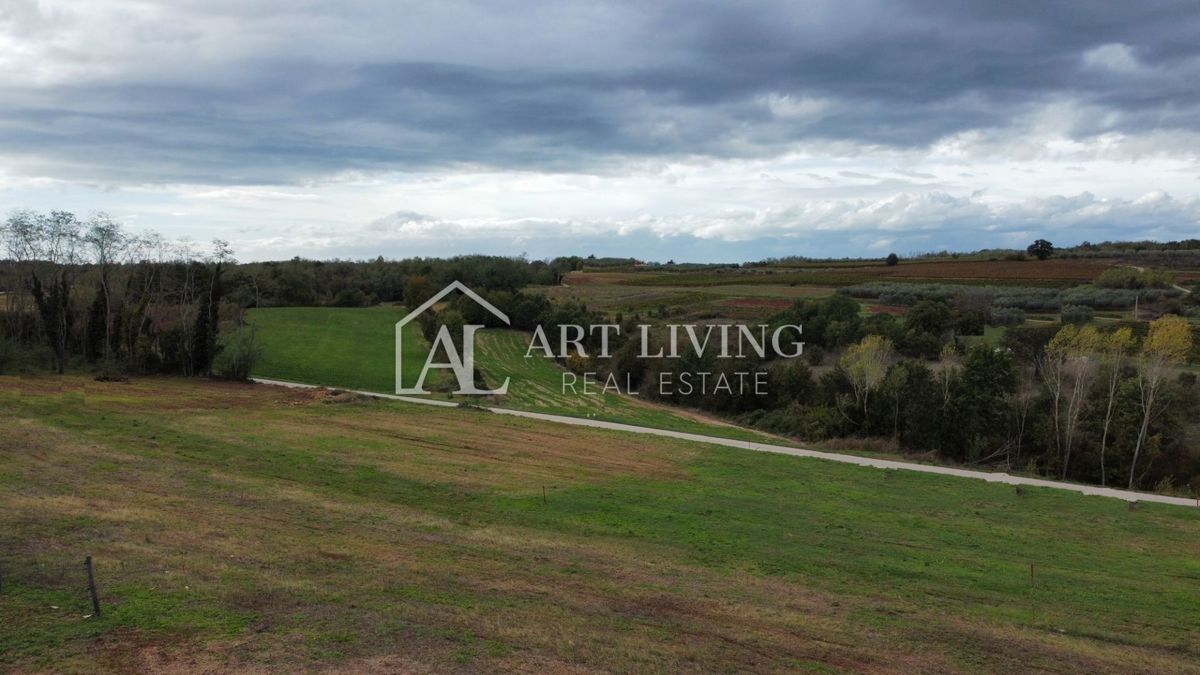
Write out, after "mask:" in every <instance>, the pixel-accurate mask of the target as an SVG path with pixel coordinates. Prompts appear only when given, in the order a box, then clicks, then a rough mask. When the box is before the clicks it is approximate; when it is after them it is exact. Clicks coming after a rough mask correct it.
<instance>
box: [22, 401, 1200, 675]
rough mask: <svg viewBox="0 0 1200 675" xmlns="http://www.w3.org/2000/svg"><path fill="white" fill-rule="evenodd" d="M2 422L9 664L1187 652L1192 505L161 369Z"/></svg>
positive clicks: (809, 662)
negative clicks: (174, 375) (89, 582)
mask: <svg viewBox="0 0 1200 675" xmlns="http://www.w3.org/2000/svg"><path fill="white" fill-rule="evenodd" d="M0 426H2V428H3V429H4V433H3V434H0V571H2V573H3V587H2V589H0V670H15V671H18V672H22V671H39V670H54V671H56V672H87V673H95V672H109V671H130V670H142V671H176V672H201V671H212V672H219V671H225V670H257V671H260V672H289V671H300V670H312V669H329V670H333V671H335V672H346V673H351V672H353V673H359V672H372V671H378V672H396V671H405V672H411V671H417V672H431V671H436V672H447V671H456V670H471V671H523V672H530V671H537V672H592V671H612V670H617V671H659V672H680V671H702V672H732V671H756V672H769V671H798V670H800V671H804V670H808V671H817V672H829V671H871V672H918V671H919V672H956V671H957V672H978V671H980V670H992V671H1001V672H1012V671H1017V670H1022V671H1025V670H1048V671H1059V672H1061V671H1075V672H1084V671H1086V672H1121V673H1127V672H1196V671H1198V670H1200V603H1197V602H1196V598H1197V592H1198V589H1200V511H1197V510H1194V509H1188V508H1181V507H1170V506H1160V505H1153V504H1145V505H1141V506H1140V508H1138V509H1136V510H1131V509H1130V508H1129V507H1128V506H1127V505H1126V504H1125V503H1124V502H1120V501H1116V500H1108V499H1103V498H1097V497H1084V496H1081V495H1077V494H1072V493H1065V492H1059V491H1052V490H1039V489H1028V490H1027V491H1026V493H1025V494H1023V495H1018V494H1016V493H1014V491H1013V490H1012V489H1011V488H1006V487H1003V486H998V485H991V484H987V483H983V482H977V481H971V480H962V479H955V478H950V477H940V476H932V475H924V474H913V473H907V472H883V471H879V470H874V469H866V468H861V467H855V466H850V465H844V464H835V463H829V462H822V461H820V460H811V459H800V458H793V457H784V456H774V455H765V454H759V453H751V452H744V451H738V450H732V449H723V448H715V447H707V446H700V445H694V444H687V443H684V442H680V441H673V440H669V439H657V438H645V437H632V436H627V435H623V434H620V433H615V432H603V431H599V430H588V429H580V428H566V427H559V426H556V425H553V424H546V423H541V422H535V421H532V420H522V419H515V418H510V417H504V416H497V415H492V414H489V413H485V412H480V411H478V410H468V409H430V408H426V407H418V406H412V405H407V404H402V403H392V402H382V401H361V400H354V399H348V398H345V397H335V398H329V397H328V395H327V394H322V393H319V392H302V391H291V390H284V389H280V388H273V387H263V386H254V385H238V384H221V383H214V382H204V381H197V380H183V379H153V378H147V379H137V380H135V381H133V382H129V383H96V382H92V381H90V380H88V379H84V378H82V377H66V378H57V377H37V378H25V379H18V378H11V377H7V378H0ZM85 555H92V556H94V557H95V561H96V569H97V578H98V584H99V588H100V597H101V601H102V603H103V609H104V612H103V614H102V615H101V616H99V617H90V618H84V616H85V615H86V614H88V613H90V611H91V610H90V608H89V606H88V602H87V600H86V594H85V592H84V585H83V581H82V567H81V565H80V563H81V561H82V559H83V557H84V556H85ZM1031 564H1034V565H1036V567H1035V569H1034V574H1033V575H1031Z"/></svg>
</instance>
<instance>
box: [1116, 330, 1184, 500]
mask: <svg viewBox="0 0 1200 675" xmlns="http://www.w3.org/2000/svg"><path fill="white" fill-rule="evenodd" d="M1191 349H1192V327H1191V325H1189V324H1188V322H1187V319H1183V318H1181V317H1178V316H1175V315H1174V314H1168V315H1166V316H1164V317H1162V318H1159V319H1156V320H1155V321H1153V322H1151V323H1150V332H1149V333H1148V334H1147V335H1146V340H1145V342H1143V343H1142V350H1141V352H1140V353H1139V354H1138V358H1137V369H1138V379H1137V382H1138V392H1139V394H1140V400H1141V404H1142V424H1141V427H1140V428H1139V429H1138V435H1137V442H1136V444H1135V445H1134V446H1133V460H1132V461H1131V462H1130V464H1129V489H1130V490H1132V489H1133V485H1134V483H1135V482H1136V479H1137V462H1138V455H1139V454H1141V451H1142V447H1143V445H1144V444H1145V442H1146V432H1147V431H1149V429H1150V418H1151V415H1153V414H1154V404H1155V402H1156V397H1157V396H1158V393H1159V389H1160V388H1161V387H1162V383H1163V380H1164V378H1165V377H1166V375H1167V373H1168V372H1170V370H1171V368H1172V367H1173V366H1175V365H1177V364H1180V363H1183V362H1184V360H1186V359H1187V356H1188V352H1190V351H1191Z"/></svg>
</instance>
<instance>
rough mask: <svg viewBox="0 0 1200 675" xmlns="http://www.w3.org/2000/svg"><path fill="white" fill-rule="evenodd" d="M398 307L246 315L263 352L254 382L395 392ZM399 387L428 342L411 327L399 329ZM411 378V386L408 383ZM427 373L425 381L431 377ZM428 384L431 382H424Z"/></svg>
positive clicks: (416, 367) (416, 366)
mask: <svg viewBox="0 0 1200 675" xmlns="http://www.w3.org/2000/svg"><path fill="white" fill-rule="evenodd" d="M406 313H407V312H406V311H405V310H404V308H403V307H395V306H386V305H385V306H379V307H369V308H341V307H278V308H270V309H254V310H250V311H249V312H248V320H249V322H250V325H252V326H253V327H254V329H255V334H256V335H257V337H258V340H259V343H260V344H261V345H262V347H263V358H262V360H261V361H260V362H259V364H258V365H257V366H256V367H255V369H254V375H255V376H256V377H265V378H271V379H280V380H289V381H293V382H306V383H311V384H325V385H329V386H337V387H344V388H347V389H361V390H364V391H377V392H381V393H389V392H394V391H395V390H396V371H395V368H396V366H395V363H396V347H395V326H396V322H397V321H399V320H400V319H402V318H403V317H404V315H405V314H406ZM403 345H404V375H405V385H406V386H411V385H412V384H415V382H416V375H415V374H416V373H417V372H419V371H420V369H421V367H422V366H423V365H424V363H425V356H426V354H427V349H428V342H427V341H426V340H425V339H424V337H423V336H422V335H421V332H420V330H419V328H418V326H417V325H416V323H415V322H413V323H410V324H408V325H407V326H405V333H404V340H403ZM409 373H413V376H412V382H409V381H408V378H409ZM435 374H436V371H432V372H431V375H430V377H434V375H435ZM430 384H432V380H431V382H430Z"/></svg>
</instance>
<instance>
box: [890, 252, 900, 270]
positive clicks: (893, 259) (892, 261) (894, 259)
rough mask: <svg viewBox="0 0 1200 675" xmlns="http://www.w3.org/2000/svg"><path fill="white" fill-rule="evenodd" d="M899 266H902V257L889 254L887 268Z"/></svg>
mask: <svg viewBox="0 0 1200 675" xmlns="http://www.w3.org/2000/svg"><path fill="white" fill-rule="evenodd" d="M899 264H900V256H898V255H896V254H895V253H889V254H888V257H887V266H888V267H893V266H895V265H899Z"/></svg>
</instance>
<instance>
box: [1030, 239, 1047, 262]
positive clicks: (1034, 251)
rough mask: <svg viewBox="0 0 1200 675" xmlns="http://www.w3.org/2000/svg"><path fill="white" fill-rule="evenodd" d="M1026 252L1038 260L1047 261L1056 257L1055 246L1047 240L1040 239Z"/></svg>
mask: <svg viewBox="0 0 1200 675" xmlns="http://www.w3.org/2000/svg"><path fill="white" fill-rule="evenodd" d="M1025 252H1026V253H1028V254H1029V255H1032V256H1036V257H1037V259H1038V260H1045V259H1046V258H1049V257H1050V256H1052V255H1054V244H1051V243H1050V242H1048V241H1046V240H1045V239H1038V240H1037V241H1035V242H1033V243H1032V244H1030V245H1029V248H1027V249H1025Z"/></svg>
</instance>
